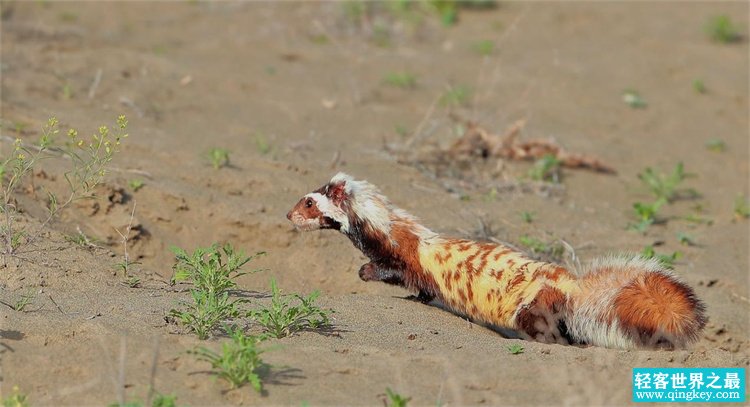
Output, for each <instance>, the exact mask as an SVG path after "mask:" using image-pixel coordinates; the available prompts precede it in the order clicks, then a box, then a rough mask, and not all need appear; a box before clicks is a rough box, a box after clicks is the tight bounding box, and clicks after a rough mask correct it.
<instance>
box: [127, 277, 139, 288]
mask: <svg viewBox="0 0 750 407" xmlns="http://www.w3.org/2000/svg"><path fill="white" fill-rule="evenodd" d="M124 283H125V285H126V286H128V287H130V288H138V287H140V286H141V279H140V278H138V277H136V276H128V277H127V278H126V279H125V281H124Z"/></svg>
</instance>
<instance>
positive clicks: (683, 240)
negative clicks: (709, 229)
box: [677, 232, 695, 246]
mask: <svg viewBox="0 0 750 407" xmlns="http://www.w3.org/2000/svg"><path fill="white" fill-rule="evenodd" d="M677 241H679V242H680V244H682V245H685V246H695V240H694V239H693V237H692V236H690V235H688V234H687V233H684V232H679V233H677Z"/></svg>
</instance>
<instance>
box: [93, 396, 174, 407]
mask: <svg viewBox="0 0 750 407" xmlns="http://www.w3.org/2000/svg"><path fill="white" fill-rule="evenodd" d="M176 406H177V396H175V395H173V394H157V395H156V396H155V397H154V400H153V401H151V407H176ZM107 407H144V404H143V403H142V402H140V401H137V400H136V401H126V402H124V403H118V402H114V403H110V404H109V405H108V406H107Z"/></svg>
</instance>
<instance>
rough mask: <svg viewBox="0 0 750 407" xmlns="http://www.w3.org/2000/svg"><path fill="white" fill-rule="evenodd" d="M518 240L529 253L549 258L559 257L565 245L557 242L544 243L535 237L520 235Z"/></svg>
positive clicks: (563, 251) (563, 252)
mask: <svg viewBox="0 0 750 407" xmlns="http://www.w3.org/2000/svg"><path fill="white" fill-rule="evenodd" d="M518 242H519V243H520V244H521V245H523V246H524V247H526V248H527V249H528V250H530V251H531V254H534V255H537V256H545V257H547V258H550V259H555V260H556V259H561V258H562V256H563V254H565V247H564V246H563V245H562V244H561V243H559V242H554V243H545V242H543V241H541V240H539V239H537V238H535V237H531V236H526V235H524V236H521V237H519V238H518Z"/></svg>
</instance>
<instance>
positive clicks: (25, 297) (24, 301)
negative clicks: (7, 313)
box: [13, 290, 36, 312]
mask: <svg viewBox="0 0 750 407" xmlns="http://www.w3.org/2000/svg"><path fill="white" fill-rule="evenodd" d="M34 298H36V294H35V293H34V291H33V290H29V291H28V292H27V293H26V294H21V298H19V299H18V300H17V301H16V303H15V304H14V305H13V310H14V311H18V312H24V311H25V310H26V307H27V306H29V304H31V303H32V302H33V301H34Z"/></svg>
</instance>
